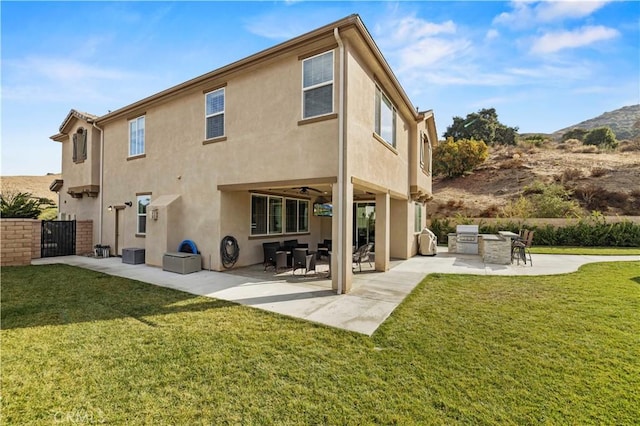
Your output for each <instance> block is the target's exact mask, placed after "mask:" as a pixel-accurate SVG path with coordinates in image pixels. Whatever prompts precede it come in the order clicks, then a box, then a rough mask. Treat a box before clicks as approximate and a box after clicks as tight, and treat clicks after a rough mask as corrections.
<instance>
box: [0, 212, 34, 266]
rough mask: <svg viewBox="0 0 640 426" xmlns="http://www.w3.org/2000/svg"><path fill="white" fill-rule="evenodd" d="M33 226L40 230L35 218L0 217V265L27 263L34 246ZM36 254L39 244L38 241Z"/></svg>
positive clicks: (29, 261) (29, 260)
mask: <svg viewBox="0 0 640 426" xmlns="http://www.w3.org/2000/svg"><path fill="white" fill-rule="evenodd" d="M34 228H38V231H37V232H38V233H39V232H40V221H39V220H35V219H2V220H1V228H0V229H1V231H2V235H1V236H0V266H19V265H29V264H30V263H31V256H32V252H33V248H34V238H35V237H34ZM37 252H38V256H40V244H39V242H38V250H37Z"/></svg>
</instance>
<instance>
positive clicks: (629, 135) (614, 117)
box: [553, 104, 640, 140]
mask: <svg viewBox="0 0 640 426" xmlns="http://www.w3.org/2000/svg"><path fill="white" fill-rule="evenodd" d="M597 127H609V128H611V130H613V132H614V133H615V134H616V139H618V140H635V139H637V138H640V104H636V105H627V106H624V107H622V108H618V109H616V110H613V111H607V112H604V113H602V114H600V115H599V116H597V117H593V118H589V119H587V120H584V121H581V122H580V123H577V124H574V125H571V126H567V127H565V128H563V129H560V130H557V131H555V132H553V136H554V138H557V139H559V138H560V137H561V136H562V134H564V133H566V132H567V131H569V130H571V129H584V130H592V129H595V128H597Z"/></svg>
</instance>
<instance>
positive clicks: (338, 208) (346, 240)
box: [331, 182, 353, 294]
mask: <svg viewBox="0 0 640 426" xmlns="http://www.w3.org/2000/svg"><path fill="white" fill-rule="evenodd" d="M337 186H338V184H334V185H333V194H334V196H333V218H332V223H331V225H332V226H331V239H332V240H333V247H332V252H331V288H333V289H334V290H336V292H337V291H339V290H340V291H341V294H344V293H349V292H350V291H351V284H352V280H353V270H352V266H353V247H352V245H353V185H352V184H351V183H350V182H349V183H347V184H346V185H345V188H344V189H345V191H344V192H345V196H346V197H345V198H346V200H344V199H343V200H339V199H337V197H336V196H335V194H337V188H336V187H337ZM341 201H342V202H341ZM341 216H342V219H341V220H340V217H341ZM339 222H342V230H341V229H340V227H339V225H338V223H339ZM341 233H342V235H340V234H341ZM339 294H340V293H339Z"/></svg>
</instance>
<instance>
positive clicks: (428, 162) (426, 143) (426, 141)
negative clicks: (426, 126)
mask: <svg viewBox="0 0 640 426" xmlns="http://www.w3.org/2000/svg"><path fill="white" fill-rule="evenodd" d="M422 141H423V143H422V145H423V148H422V150H423V151H425V148H426V156H427V158H425V159H424V162H423V164H422V168H423V170H424V171H425V172H427V174H428V175H431V170H432V167H433V146H432V145H431V139H430V138H429V133H428V132H424V138H423V139H422Z"/></svg>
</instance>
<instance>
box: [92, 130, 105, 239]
mask: <svg viewBox="0 0 640 426" xmlns="http://www.w3.org/2000/svg"><path fill="white" fill-rule="evenodd" d="M91 124H92V125H93V127H95V128H96V129H98V130H99V131H100V203H99V204H100V212H99V213H98V226H99V227H100V233H99V234H98V244H100V245H102V220H103V215H104V186H103V183H104V130H102V129H101V128H100V127H98V125H97V124H96V122H95V121H92V122H91Z"/></svg>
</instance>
